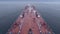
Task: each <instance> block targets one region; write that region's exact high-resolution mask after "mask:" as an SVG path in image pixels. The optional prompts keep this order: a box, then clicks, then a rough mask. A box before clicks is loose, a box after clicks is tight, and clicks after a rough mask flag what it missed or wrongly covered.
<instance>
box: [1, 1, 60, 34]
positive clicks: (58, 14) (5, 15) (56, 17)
mask: <svg viewBox="0 0 60 34" xmlns="http://www.w3.org/2000/svg"><path fill="white" fill-rule="evenodd" d="M27 4H31V5H34V6H35V7H36V10H37V11H38V12H39V13H40V14H41V15H42V17H43V19H44V20H45V21H46V22H47V24H48V26H50V28H51V29H52V30H53V32H54V33H56V34H60V3H59V2H29V3H28V2H0V34H5V33H6V32H7V31H8V29H9V28H10V27H11V25H12V24H13V22H14V21H15V20H16V19H17V18H18V16H19V15H20V13H21V12H22V11H23V9H24V7H25V6H26V5H27Z"/></svg>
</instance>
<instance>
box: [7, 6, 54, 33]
mask: <svg viewBox="0 0 60 34" xmlns="http://www.w3.org/2000/svg"><path fill="white" fill-rule="evenodd" d="M7 34H53V32H52V30H51V29H50V28H49V27H48V25H47V24H46V22H45V21H44V19H43V18H42V16H41V15H39V14H38V12H37V11H36V9H35V7H34V6H30V5H27V6H26V7H25V10H24V13H22V14H21V15H19V17H18V19H17V20H16V21H15V23H14V24H13V25H12V27H11V28H10V29H9V31H8V32H7Z"/></svg>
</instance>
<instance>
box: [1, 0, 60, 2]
mask: <svg viewBox="0 0 60 34" xmlns="http://www.w3.org/2000/svg"><path fill="white" fill-rule="evenodd" d="M0 1H43V2H59V1H60V0H0Z"/></svg>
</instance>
